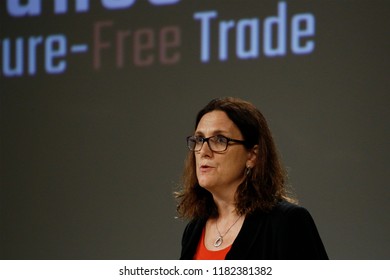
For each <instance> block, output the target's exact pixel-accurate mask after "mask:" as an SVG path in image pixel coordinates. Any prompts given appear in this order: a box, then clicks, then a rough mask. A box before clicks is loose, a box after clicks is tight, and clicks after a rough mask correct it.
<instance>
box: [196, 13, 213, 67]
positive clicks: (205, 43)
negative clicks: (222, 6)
mask: <svg viewBox="0 0 390 280" xmlns="http://www.w3.org/2000/svg"><path fill="white" fill-rule="evenodd" d="M217 15H218V14H217V12H216V11H205V12H199V13H195V14H194V19H199V20H200V34H201V39H200V41H201V42H200V45H201V48H200V60H201V61H202V62H208V61H209V60H210V19H212V18H215V17H216V16H217Z"/></svg>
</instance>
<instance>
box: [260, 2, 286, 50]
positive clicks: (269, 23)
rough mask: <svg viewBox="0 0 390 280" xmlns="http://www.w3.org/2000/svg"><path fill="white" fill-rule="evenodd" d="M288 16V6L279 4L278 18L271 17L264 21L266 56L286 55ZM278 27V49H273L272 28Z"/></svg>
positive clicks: (283, 3)
mask: <svg viewBox="0 0 390 280" xmlns="http://www.w3.org/2000/svg"><path fill="white" fill-rule="evenodd" d="M286 14H287V4H286V3H285V2H279V4H278V16H277V17H269V18H267V19H265V21H264V54H265V55H266V56H277V55H285V54H286ZM273 25H275V26H276V31H277V35H278V37H277V41H276V48H273V47H272V42H273V36H272V27H273Z"/></svg>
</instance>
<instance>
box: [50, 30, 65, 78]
mask: <svg viewBox="0 0 390 280" xmlns="http://www.w3.org/2000/svg"><path fill="white" fill-rule="evenodd" d="M65 55H66V37H65V36H64V35H51V36H49V37H47V39H46V42H45V68H46V71H47V73H50V74H58V73H61V72H64V71H65V69H66V61H65V60H64V59H61V60H60V61H59V62H58V63H57V64H55V63H54V59H55V58H59V57H64V56H65Z"/></svg>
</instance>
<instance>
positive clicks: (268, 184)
mask: <svg viewBox="0 0 390 280" xmlns="http://www.w3.org/2000/svg"><path fill="white" fill-rule="evenodd" d="M187 146H188V148H189V150H190V152H189V154H188V157H187V160H186V165H185V170H184V178H183V179H184V181H183V184H184V187H183V190H182V191H181V192H180V193H178V194H177V198H178V199H179V205H178V208H177V209H178V213H179V215H180V216H181V217H184V218H187V219H190V220H191V221H190V222H189V223H188V225H187V226H186V228H185V230H184V233H183V238H182V251H181V257H180V258H181V259H327V258H328V256H327V254H326V251H325V248H324V246H323V244H322V242H321V239H320V236H319V234H318V231H317V229H316V226H315V224H314V221H313V219H312V217H311V216H310V214H309V212H308V211H307V210H306V209H305V208H303V207H300V206H298V205H296V204H295V203H294V200H293V199H291V198H290V197H289V195H288V193H287V191H286V188H285V172H284V170H283V168H282V165H281V162H280V160H279V158H278V155H277V151H276V147H275V144H274V141H273V139H272V136H271V132H270V130H269V128H268V126H267V123H266V120H265V119H264V117H263V115H262V114H261V113H260V111H259V110H257V109H256V108H255V107H254V106H253V105H252V104H250V103H249V102H246V101H243V100H240V99H237V98H221V99H215V100H212V101H211V102H210V103H209V104H207V105H206V107H205V108H203V109H202V110H201V111H200V112H199V113H198V116H197V118H196V124H195V132H194V135H193V136H189V137H187Z"/></svg>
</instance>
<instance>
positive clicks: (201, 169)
mask: <svg viewBox="0 0 390 280" xmlns="http://www.w3.org/2000/svg"><path fill="white" fill-rule="evenodd" d="M213 168H214V167H212V166H210V165H201V166H200V168H199V169H200V171H201V172H208V171H210V170H212V169H213Z"/></svg>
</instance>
